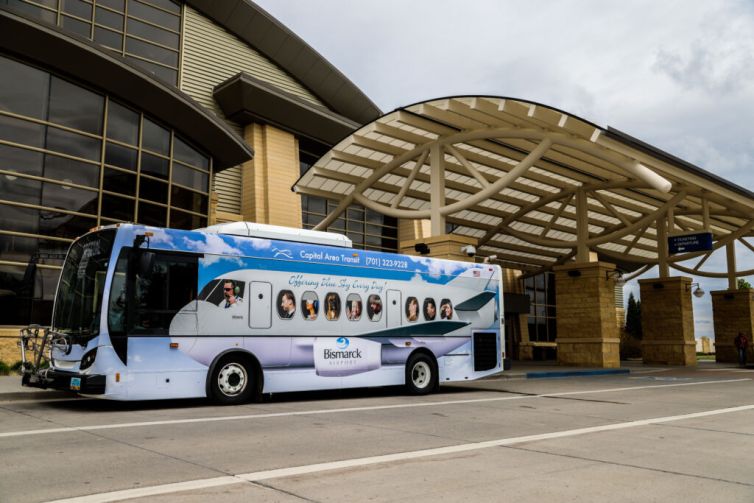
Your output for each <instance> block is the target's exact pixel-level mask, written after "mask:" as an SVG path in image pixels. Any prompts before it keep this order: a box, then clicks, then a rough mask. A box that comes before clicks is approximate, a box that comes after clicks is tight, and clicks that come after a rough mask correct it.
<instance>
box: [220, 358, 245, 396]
mask: <svg viewBox="0 0 754 503" xmlns="http://www.w3.org/2000/svg"><path fill="white" fill-rule="evenodd" d="M247 382H248V378H247V376H246V369H245V368H244V367H243V365H240V364H238V363H228V364H227V365H225V366H224V367H223V368H222V369H220V373H219V374H218V375H217V386H218V388H220V391H221V392H222V393H223V394H224V395H225V396H236V395H238V394H240V393H243V391H244V390H245V389H246V383H247Z"/></svg>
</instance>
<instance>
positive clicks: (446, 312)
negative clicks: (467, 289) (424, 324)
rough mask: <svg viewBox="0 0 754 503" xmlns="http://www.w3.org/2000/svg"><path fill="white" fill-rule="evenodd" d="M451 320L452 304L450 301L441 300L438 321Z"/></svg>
mask: <svg viewBox="0 0 754 503" xmlns="http://www.w3.org/2000/svg"><path fill="white" fill-rule="evenodd" d="M451 318H453V304H451V303H450V299H442V301H441V302H440V319H443V320H449V319H451Z"/></svg>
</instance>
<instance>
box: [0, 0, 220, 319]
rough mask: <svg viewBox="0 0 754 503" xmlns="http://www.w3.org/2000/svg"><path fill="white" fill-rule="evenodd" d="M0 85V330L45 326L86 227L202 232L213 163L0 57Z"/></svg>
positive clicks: (99, 98)
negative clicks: (0, 305)
mask: <svg viewBox="0 0 754 503" xmlns="http://www.w3.org/2000/svg"><path fill="white" fill-rule="evenodd" d="M83 3H87V2H83ZM71 5H73V4H71ZM98 5H99V3H98ZM155 5H158V4H155ZM79 7H80V6H79ZM158 7H159V5H158ZM74 8H78V7H71V9H74ZM0 75H3V76H7V75H11V76H14V78H4V79H2V80H0V265H2V268H1V269H0V292H3V294H2V295H3V296H4V301H6V300H7V301H8V302H7V303H4V306H5V305H7V306H11V305H12V306H14V307H13V308H12V309H11V308H9V309H3V311H4V314H3V319H2V320H0V324H17V325H21V324H26V323H30V322H35V323H41V324H48V323H49V321H50V320H49V311H50V307H51V303H52V295H53V292H51V291H50V289H51V288H54V287H50V284H54V283H55V281H56V279H57V276H58V275H59V267H60V264H61V261H62V258H63V256H64V254H65V250H66V249H67V247H68V246H69V245H70V243H71V242H72V241H73V240H74V239H75V238H77V237H78V236H81V235H82V234H85V233H86V232H87V231H88V230H89V229H91V228H92V227H95V226H97V225H105V224H110V223H116V222H134V221H136V222H141V223H145V224H148V225H155V226H161V227H166V226H172V227H176V228H183V229H190V228H197V227H204V226H206V225H207V212H208V200H209V190H208V187H209V179H210V169H211V159H210V158H209V157H208V156H207V155H205V154H204V153H202V152H201V151H200V150H199V149H197V148H196V147H194V146H192V145H191V144H190V143H189V142H187V141H185V140H184V139H182V138H180V137H179V136H178V135H176V133H175V132H173V131H172V130H171V129H169V128H166V127H164V126H161V125H160V124H158V123H157V121H156V120H155V119H154V118H150V117H147V116H145V115H144V114H143V113H141V112H140V111H138V110H134V109H132V108H130V107H128V106H126V105H125V104H123V103H119V102H117V101H116V100H114V99H111V98H110V97H108V96H107V95H105V94H103V93H99V92H97V91H96V90H92V89H88V88H86V87H83V86H80V85H78V84H76V83H75V82H72V81H69V80H66V79H63V78H61V77H58V76H56V75H51V74H50V73H48V72H45V71H43V70H40V69H37V68H35V67H32V66H29V65H26V64H24V63H22V62H19V61H17V60H15V59H11V58H8V57H4V56H2V55H0ZM19 79H25V84H26V85H23V86H22V85H19ZM174 153H175V154H174ZM52 245H54V247H52ZM51 249H52V250H54V252H50V251H49V250H51ZM51 257H53V258H51Z"/></svg>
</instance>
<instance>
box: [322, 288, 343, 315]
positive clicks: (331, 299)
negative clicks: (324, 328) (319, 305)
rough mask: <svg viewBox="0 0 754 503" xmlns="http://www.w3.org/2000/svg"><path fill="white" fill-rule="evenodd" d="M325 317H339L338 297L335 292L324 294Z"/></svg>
mask: <svg viewBox="0 0 754 503" xmlns="http://www.w3.org/2000/svg"><path fill="white" fill-rule="evenodd" d="M325 317H326V318H327V319H328V320H330V321H334V320H337V319H338V318H340V297H338V294H337V293H335V292H330V293H328V294H327V295H325Z"/></svg>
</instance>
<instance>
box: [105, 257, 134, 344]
mask: <svg viewBox="0 0 754 503" xmlns="http://www.w3.org/2000/svg"><path fill="white" fill-rule="evenodd" d="M128 253H129V252H128V250H122V251H121V253H120V256H119V257H118V262H117V263H116V264H115V274H114V275H113V280H112V283H111V285H110V302H109V306H108V310H107V327H108V331H109V332H110V333H111V334H123V333H125V331H126V268H127V267H128Z"/></svg>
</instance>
